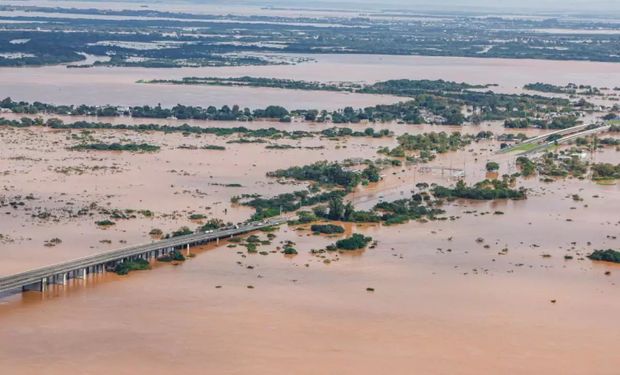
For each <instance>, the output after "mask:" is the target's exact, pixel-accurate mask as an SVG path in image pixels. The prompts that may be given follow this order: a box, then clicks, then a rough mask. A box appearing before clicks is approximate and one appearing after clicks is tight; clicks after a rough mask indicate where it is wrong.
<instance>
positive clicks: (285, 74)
mask: <svg viewBox="0 0 620 375" xmlns="http://www.w3.org/2000/svg"><path fill="white" fill-rule="evenodd" d="M296 57H307V58H311V59H313V60H314V61H313V62H304V63H299V64H296V65H275V66H239V67H204V68H175V69H148V68H109V67H97V68H86V69H85V68H81V69H67V68H65V67H63V66H51V67H33V68H0V77H1V78H2V85H1V86H0V97H7V96H10V97H12V98H13V99H14V100H26V101H42V102H47V103H55V104H90V105H101V104H112V105H144V104H150V105H156V104H158V103H160V104H162V105H163V106H173V105H176V104H178V103H181V104H185V105H200V106H208V105H216V106H222V105H234V104H238V105H240V106H241V107H249V108H264V107H266V106H268V105H272V104H276V105H282V106H284V107H286V108H289V109H298V108H304V109H310V108H317V109H332V110H333V109H339V108H344V107H346V106H352V107H356V108H359V107H365V106H371V105H375V104H386V103H394V102H398V101H400V100H403V99H402V98H397V97H393V96H380V95H362V94H348V93H341V92H325V91H320V92H313V91H303V90H282V89H266V88H251V87H216V86H194V85H166V84H160V85H152V84H140V83H136V82H137V81H138V80H152V79H180V78H183V77H188V76H197V77H207V76H210V77H211V76H212V77H240V76H255V77H273V78H286V79H297V80H308V81H323V82H333V81H352V82H362V83H364V82H365V83H372V82H376V81H382V80H388V79H402V78H407V79H445V80H450V81H457V82H468V83H475V84H498V85H499V86H498V87H493V88H492V90H494V91H497V92H508V93H519V92H522V91H523V90H522V87H523V85H525V84H527V83H533V82H545V83H551V84H558V85H565V84H568V83H571V82H572V83H577V84H590V85H593V86H597V87H612V88H613V87H615V86H618V84H616V85H615V86H614V83H617V82H620V69H618V67H617V65H615V64H613V63H600V62H576V61H539V60H515V59H484V58H460V57H426V56H383V55H303V56H302V55H297V56H296Z"/></svg>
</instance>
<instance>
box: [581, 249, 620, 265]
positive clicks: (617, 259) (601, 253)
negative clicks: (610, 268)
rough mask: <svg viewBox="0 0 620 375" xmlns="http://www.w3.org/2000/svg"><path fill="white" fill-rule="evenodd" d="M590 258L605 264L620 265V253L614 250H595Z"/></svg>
mask: <svg viewBox="0 0 620 375" xmlns="http://www.w3.org/2000/svg"><path fill="white" fill-rule="evenodd" d="M588 258H590V259H592V260H598V261H603V262H613V263H620V251H616V250H612V249H608V250H595V251H594V252H593V253H592V254H590V255H588Z"/></svg>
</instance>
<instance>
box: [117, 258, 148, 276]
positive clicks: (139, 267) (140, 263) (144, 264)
mask: <svg viewBox="0 0 620 375" xmlns="http://www.w3.org/2000/svg"><path fill="white" fill-rule="evenodd" d="M150 269H151V265H150V263H149V262H148V261H147V260H144V259H132V260H128V261H125V262H122V263H118V264H117V265H116V266H115V267H114V272H116V274H117V275H127V274H128V273H129V272H131V271H144V270H150Z"/></svg>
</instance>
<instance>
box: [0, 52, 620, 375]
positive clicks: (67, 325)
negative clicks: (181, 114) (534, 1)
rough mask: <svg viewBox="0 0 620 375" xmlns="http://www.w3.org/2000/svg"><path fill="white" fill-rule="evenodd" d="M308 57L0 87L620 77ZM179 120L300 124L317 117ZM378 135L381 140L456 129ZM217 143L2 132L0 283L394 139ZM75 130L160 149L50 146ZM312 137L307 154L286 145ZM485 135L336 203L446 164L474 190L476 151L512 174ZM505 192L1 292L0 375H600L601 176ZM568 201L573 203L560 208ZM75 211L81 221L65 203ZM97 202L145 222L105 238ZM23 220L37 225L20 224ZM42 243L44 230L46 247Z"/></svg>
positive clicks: (618, 228)
mask: <svg viewBox="0 0 620 375" xmlns="http://www.w3.org/2000/svg"><path fill="white" fill-rule="evenodd" d="M316 58H317V62H315V63H305V64H300V65H295V66H278V67H235V68H200V69H166V70H149V69H139V68H136V69H125V68H119V69H117V68H114V69H113V68H97V69H65V68H63V67H44V68H23V69H14V68H10V69H5V68H3V69H0V78H1V80H2V86H1V87H0V96H9V95H10V96H12V97H13V98H14V99H18V100H41V101H46V102H53V103H74V104H81V103H86V104H102V103H109V104H119V105H121V104H122V105H130V104H156V103H162V104H163V105H173V104H176V103H177V102H180V103H183V104H195V105H209V104H214V105H220V104H229V105H230V104H234V103H238V104H240V105H242V106H249V107H255V106H264V105H267V104H284V105H287V106H292V107H313V106H317V107H325V108H339V107H342V106H344V105H354V106H355V105H365V103H367V104H376V103H377V101H378V100H380V101H382V100H385V101H386V102H389V101H392V100H396V99H395V98H390V97H381V98H378V97H376V96H357V95H346V94H339V93H325V92H321V93H318V94H317V93H312V92H298V91H290V90H264V89H248V88H213V87H185V86H169V85H157V86H153V85H138V84H136V83H135V81H136V80H138V79H152V78H179V77H183V76H187V75H205V76H206V75H213V76H229V75H238V76H241V75H256V76H273V77H282V78H295V79H307V80H322V81H329V80H352V81H375V80H383V79H389V78H414V79H417V78H428V79H435V78H443V79H448V80H456V81H466V82H472V83H498V84H500V87H499V88H498V89H499V90H504V91H519V90H520V87H521V86H522V85H523V84H524V83H528V82H535V81H544V82H549V83H554V84H564V83H568V82H576V83H584V84H592V85H595V86H611V87H613V86H620V70H618V69H617V67H616V65H612V64H603V63H578V62H545V61H529V60H491V59H464V58H429V57H385V56H336V55H329V56H328V55H323V56H316ZM2 116H4V117H21V115H20V116H17V115H11V114H2ZM55 117H56V116H55ZM63 119H64V120H65V121H69V120H71V118H66V117H65V118H63ZM73 119H76V120H77V119H78V118H73ZM100 120H102V121H110V122H114V123H127V124H139V123H145V122H147V123H169V124H180V123H184V122H186V121H175V120H151V119H127V118H114V119H108V118H106V119H100ZM187 122H188V123H190V124H192V125H197V126H218V127H220V126H221V127H231V126H240V125H243V126H247V127H250V128H265V127H270V126H274V127H280V128H283V129H286V130H313V131H317V130H320V129H322V128H324V127H325V126H327V125H325V124H308V123H299V122H294V123H292V124H281V123H276V122H268V121H257V122H252V123H237V122H231V123H223V122H217V123H215V122H204V121H187ZM366 126H367V125H365V124H359V125H356V126H354V127H355V128H356V129H360V128H364V127H366ZM376 127H377V128H390V129H391V130H393V131H394V133H396V134H402V133H403V132H409V133H422V132H428V131H454V130H459V129H460V128H457V127H440V126H404V125H397V124H385V125H377V126H376ZM460 130H462V131H463V132H467V133H473V134H475V133H477V132H478V131H480V130H491V131H493V132H494V133H496V134H501V133H510V132H513V133H518V132H523V130H508V129H503V128H502V127H501V125H500V124H498V123H492V124H484V125H481V126H468V127H463V128H462V129H460ZM527 132H528V135H537V134H539V133H540V131H538V130H528V131H527ZM236 138H237V137H236V136H231V137H218V136H215V135H199V136H196V135H188V136H185V135H183V134H177V133H174V134H163V133H158V132H143V133H136V132H131V131H103V130H98V131H92V132H81V131H77V130H72V131H69V130H62V131H54V130H49V129H37V128H30V129H13V128H0V197H4V198H5V199H7V200H9V201H20V202H24V205H23V206H17V208H12V207H11V206H4V207H2V208H0V234H2V235H3V236H2V237H0V254H1V256H2V262H0V275H7V274H11V273H14V272H20V271H24V270H27V269H31V268H34V267H39V266H42V265H46V264H49V263H53V262H59V261H63V260H67V259H73V258H76V257H79V256H84V255H88V254H93V253H97V252H101V251H105V250H111V249H116V248H120V247H124V246H128V245H133V244H137V243H144V242H149V241H151V240H152V239H151V237H150V236H149V235H148V233H149V231H150V230H151V229H153V228H160V229H162V230H163V231H164V233H167V232H170V231H172V230H176V229H178V228H179V227H181V226H184V225H187V226H190V227H192V228H195V227H197V226H198V225H200V223H199V222H197V221H190V220H189V218H188V217H189V215H191V214H192V213H202V214H205V215H207V216H208V217H210V218H211V217H216V218H222V219H224V220H226V221H231V222H237V221H241V220H245V219H246V218H248V217H249V216H250V215H251V213H252V211H251V210H249V209H247V208H243V207H238V206H235V205H232V204H231V203H230V200H231V198H232V197H233V196H235V195H240V194H254V193H258V194H262V195H264V196H273V195H276V194H279V193H283V192H291V191H295V190H301V189H303V188H305V187H306V186H307V185H306V184H280V183H278V182H276V181H275V180H273V179H269V178H267V177H266V176H265V174H266V173H267V172H269V171H273V170H275V169H279V168H287V167H290V166H296V165H305V164H309V163H312V162H314V161H319V160H334V161H336V160H337V161H342V160H344V159H346V158H356V157H359V158H375V157H378V155H377V154H376V151H377V150H378V149H379V148H380V147H384V146H388V147H393V146H394V145H395V144H396V140H395V139H394V138H392V137H389V138H381V139H373V138H348V139H340V140H326V139H320V138H318V137H314V138H311V139H302V140H288V139H283V140H278V141H272V142H274V143H278V144H289V145H293V146H297V147H302V148H299V149H291V150H273V149H266V148H265V144H260V143H251V144H234V143H233V144H231V143H227V142H228V141H230V140H232V139H236ZM81 140H88V142H94V141H101V142H106V143H111V142H139V143H142V142H146V143H150V144H155V145H159V146H161V150H160V151H159V152H157V153H152V154H133V153H127V152H123V153H110V152H77V151H69V150H67V148H68V147H71V146H73V145H75V144H78V143H80V142H81ZM205 145H222V146H225V147H226V150H225V151H216V150H202V149H200V147H201V146H205ZM188 146H193V147H195V148H196V149H191V148H190V149H188V148H187V147H188ZM316 146H324V148H323V149H310V148H306V147H316ZM180 147H183V148H180ZM497 148H498V143H497V142H492V141H484V142H480V143H477V144H473V145H471V146H470V147H466V148H465V150H462V151H458V152H453V153H448V154H444V155H441V156H439V157H438V158H437V159H436V160H435V161H433V162H431V163H429V164H428V165H425V166H422V167H423V168H421V167H420V166H404V167H399V168H392V169H388V170H386V171H384V172H383V173H384V180H383V181H382V182H381V183H379V184H372V185H370V186H367V187H360V188H359V189H358V190H357V191H356V192H354V193H353V194H352V195H351V196H350V197H349V198H350V199H351V200H352V201H353V202H354V203H355V205H356V207H358V208H360V209H366V208H369V207H371V206H372V205H374V204H375V203H377V202H378V201H381V200H393V199H399V198H402V197H407V196H408V195H409V194H410V192H411V190H412V189H414V187H415V185H416V184H417V183H419V182H428V183H432V182H436V183H441V184H444V185H446V184H450V183H454V181H455V180H454V178H452V175H451V174H450V172H449V171H447V169H446V168H456V169H463V170H464V172H465V179H466V180H467V182H469V183H474V182H477V181H480V180H482V179H484V178H485V177H486V172H485V168H484V166H485V163H486V162H487V161H489V160H494V161H497V162H498V163H500V165H501V169H500V174H504V173H514V172H516V167H515V164H514V158H513V157H512V156H510V155H496V154H494V151H495V150H496V149H497ZM618 155H619V154H618V151H616V150H615V149H613V148H608V149H605V150H603V151H599V152H596V153H594V154H593V155H591V156H590V157H591V158H592V160H593V161H605V162H614V163H618V160H619V158H618ZM426 167H433V168H426ZM442 167H443V169H442ZM228 184H240V185H241V187H231V186H225V185H228ZM518 184H519V185H522V186H526V187H528V188H530V189H531V191H530V193H529V196H528V199H527V200H525V201H518V202H503V201H502V202H492V203H489V202H482V203H472V202H466V201H456V202H452V203H447V204H446V206H445V207H444V208H445V209H446V211H447V213H448V214H447V215H449V216H454V217H455V220H446V221H433V222H428V223H422V222H410V223H408V224H405V225H399V226H392V227H381V226H377V225H365V226H351V225H347V226H346V228H347V235H348V234H350V233H353V232H361V233H364V234H365V235H369V236H372V237H373V238H374V239H375V240H377V241H378V245H377V247H376V248H375V249H367V250H365V251H363V252H359V253H355V254H326V255H320V256H317V255H312V254H311V253H310V251H311V250H312V249H321V248H324V247H325V246H326V245H328V244H330V243H333V242H334V240H336V239H338V238H340V237H334V238H329V237H322V236H313V235H310V234H309V232H308V231H307V230H297V229H298V228H294V227H289V226H283V227H282V228H281V229H280V230H278V231H277V232H276V233H275V234H276V236H277V237H276V239H275V240H274V241H273V243H272V245H266V246H264V248H262V249H261V250H267V251H275V252H269V253H268V255H260V254H245V252H244V253H241V254H240V253H238V252H239V250H240V248H232V247H228V244H226V243H224V242H222V243H221V244H220V245H219V246H215V245H212V246H209V247H204V248H200V249H192V251H193V252H194V253H195V254H196V255H197V256H196V257H194V258H191V259H189V260H188V261H187V262H185V263H183V264H181V265H178V266H174V265H170V264H166V265H156V266H154V269H153V270H151V271H144V272H134V273H132V274H130V275H128V276H124V277H121V276H117V275H113V274H105V275H97V276H94V277H91V278H88V279H87V280H86V281H75V280H73V281H71V282H70V284H69V285H68V286H66V287H52V288H51V289H50V290H49V291H48V292H46V293H44V294H40V293H36V292H28V293H24V294H20V295H13V296H10V297H8V298H3V299H0V369H1V370H2V371H1V373H2V374H5V373H6V374H11V375H31V374H46V375H48V374H49V375H56V374H59V375H60V374H66V373H68V372H80V373H83V374H93V375H98V374H110V373H113V374H121V375H123V374H127V375H129V374H136V373H139V374H142V373H144V374H155V375H157V374H170V373H180V374H190V375H193V374H196V375H198V374H276V375H277V374H290V373H294V374H309V375H310V374H312V375H314V374H336V373H339V374H376V373H378V372H389V373H391V374H412V373H413V374H417V373H420V374H452V373H458V374H476V375H477V374H545V373H548V374H571V375H572V374H575V375H581V374H603V375H607V374H609V375H615V374H617V373H618V370H617V369H618V368H619V367H620V357H619V356H615V355H613V350H614V349H615V347H616V346H617V343H618V342H620V329H618V328H617V327H616V325H615V322H616V321H617V316H618V312H619V311H620V299H618V298H617V296H618V287H619V283H620V267H618V266H614V265H611V264H605V263H594V262H591V261H590V260H588V259H587V258H585V255H587V254H589V253H590V252H591V251H592V250H594V249H608V248H614V249H619V248H620V241H619V239H618V238H620V237H619V236H620V217H619V216H618V212H619V210H620V185H597V184H594V183H592V182H590V181H589V180H583V181H582V180H577V179H565V180H558V181H555V182H552V183H543V182H541V181H539V179H538V178H537V177H535V178H528V179H519V182H518ZM574 194H578V195H579V196H580V197H581V198H583V201H575V200H573V198H572V196H573V195H574ZM28 196H31V198H32V199H31V198H27V197H28ZM93 203H95V206H94V207H95V208H93V209H91V210H90V211H89V214H87V215H85V216H75V213H76V212H78V211H79V210H80V209H83V208H86V207H92V205H93ZM101 208H105V209H108V210H114V209H119V210H124V209H133V210H151V211H152V212H153V213H154V215H153V217H144V216H142V215H140V214H137V215H136V216H137V217H136V218H132V219H125V220H117V224H116V225H115V226H113V227H111V228H109V229H105V230H104V229H100V228H98V227H97V225H96V224H95V222H96V221H98V220H102V219H104V218H107V217H108V216H109V215H106V214H104V213H102V212H101ZM42 212H43V213H45V212H49V213H50V214H51V215H52V216H51V217H50V218H45V217H43V218H39V217H36V216H37V215H38V214H39V213H42ZM496 212H503V214H495V213H496ZM90 213H92V215H90ZM33 215H34V217H33ZM302 229H303V228H302ZM306 229H307V228H306ZM260 235H261V237H262V238H264V236H265V235H264V234H260ZM53 238H59V239H61V240H62V243H60V244H58V245H56V246H53V247H49V246H45V243H46V241H49V240H51V239H53ZM478 239H481V240H482V241H480V240H478ZM286 240H291V241H294V242H295V243H296V244H295V248H296V249H297V250H298V251H299V255H296V256H293V257H288V256H284V255H282V254H281V253H279V252H278V251H277V247H278V246H282V244H281V242H282V241H286ZM323 256H324V258H323ZM567 256H569V257H571V258H567ZM327 260H329V262H327ZM607 273H608V274H607ZM218 286H219V288H218ZM248 286H252V287H253V288H248ZM367 288H374V292H370V291H367ZM610 353H611V354H610Z"/></svg>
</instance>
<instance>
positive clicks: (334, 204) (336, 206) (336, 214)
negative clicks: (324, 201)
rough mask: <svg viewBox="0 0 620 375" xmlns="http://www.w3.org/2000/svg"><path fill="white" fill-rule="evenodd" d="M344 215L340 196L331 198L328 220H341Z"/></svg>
mask: <svg viewBox="0 0 620 375" xmlns="http://www.w3.org/2000/svg"><path fill="white" fill-rule="evenodd" d="M343 215H344V204H343V203H342V198H332V199H331V200H330V201H329V214H328V216H327V217H328V218H329V219H330V220H341V219H342V217H343Z"/></svg>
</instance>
